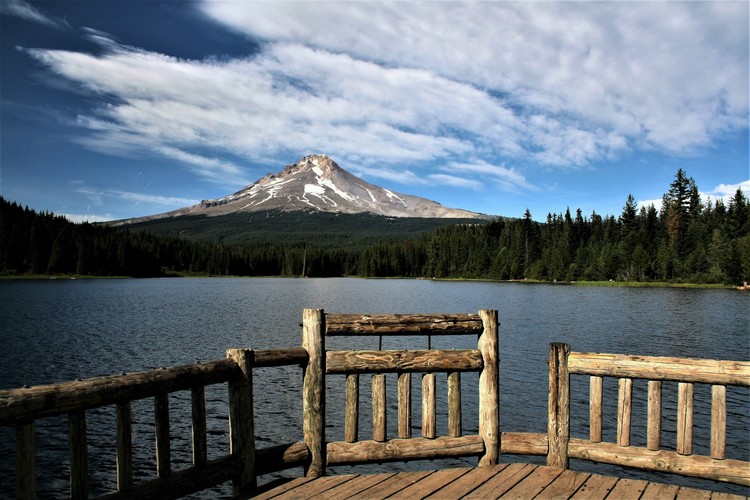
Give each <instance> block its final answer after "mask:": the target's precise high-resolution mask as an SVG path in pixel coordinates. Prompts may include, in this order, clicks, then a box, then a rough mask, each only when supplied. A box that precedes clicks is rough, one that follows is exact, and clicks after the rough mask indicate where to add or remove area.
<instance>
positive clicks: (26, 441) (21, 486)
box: [16, 422, 36, 500]
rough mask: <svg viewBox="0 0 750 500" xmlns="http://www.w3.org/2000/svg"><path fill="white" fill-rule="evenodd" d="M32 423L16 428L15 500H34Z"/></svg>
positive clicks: (34, 453) (34, 477)
mask: <svg viewBox="0 0 750 500" xmlns="http://www.w3.org/2000/svg"><path fill="white" fill-rule="evenodd" d="M35 457H36V452H35V450H34V422H28V423H25V424H19V425H18V426H16V498H17V499H19V500H21V499H23V500H27V499H28V500H33V499H35V498H36V470H35V466H34V462H35Z"/></svg>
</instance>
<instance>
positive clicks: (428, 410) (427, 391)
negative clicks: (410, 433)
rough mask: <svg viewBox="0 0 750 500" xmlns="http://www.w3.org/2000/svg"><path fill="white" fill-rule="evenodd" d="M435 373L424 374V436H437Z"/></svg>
mask: <svg viewBox="0 0 750 500" xmlns="http://www.w3.org/2000/svg"><path fill="white" fill-rule="evenodd" d="M436 406H437V405H436V402H435V374H434V373H425V374H424V375H422V437H423V438H428V439H433V438H434V437H435V419H436V417H435V410H436Z"/></svg>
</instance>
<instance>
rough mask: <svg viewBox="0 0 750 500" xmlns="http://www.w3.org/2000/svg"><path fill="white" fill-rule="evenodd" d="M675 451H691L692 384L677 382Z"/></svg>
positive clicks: (686, 452) (688, 453)
mask: <svg viewBox="0 0 750 500" xmlns="http://www.w3.org/2000/svg"><path fill="white" fill-rule="evenodd" d="M677 453H679V454H680V455H692V453H693V384H691V383H688V382H680V383H679V384H677Z"/></svg>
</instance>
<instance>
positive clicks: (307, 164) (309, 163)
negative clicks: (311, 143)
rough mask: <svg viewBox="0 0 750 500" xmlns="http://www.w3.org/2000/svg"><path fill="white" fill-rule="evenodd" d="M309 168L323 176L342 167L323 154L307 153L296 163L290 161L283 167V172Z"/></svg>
mask: <svg viewBox="0 0 750 500" xmlns="http://www.w3.org/2000/svg"><path fill="white" fill-rule="evenodd" d="M310 170H312V171H313V172H315V173H316V174H318V175H321V176H323V175H330V174H331V173H332V172H334V171H336V170H342V169H341V167H339V166H338V164H337V163H336V162H335V161H333V160H332V159H331V158H330V157H329V156H326V155H324V154H312V155H307V156H305V157H304V158H302V159H301V160H300V161H298V162H297V163H292V164H291V165H287V166H286V167H284V172H294V171H310Z"/></svg>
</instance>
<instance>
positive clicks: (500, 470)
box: [251, 463, 746, 500]
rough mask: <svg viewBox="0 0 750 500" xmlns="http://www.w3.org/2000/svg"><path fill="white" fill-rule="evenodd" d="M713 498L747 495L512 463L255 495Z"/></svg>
mask: <svg viewBox="0 0 750 500" xmlns="http://www.w3.org/2000/svg"><path fill="white" fill-rule="evenodd" d="M500 497H502V498H522V499H527V498H538V499H545V498H550V499H551V498H555V499H558V498H559V499H564V498H574V499H587V500H588V499H591V500H594V499H604V498H610V499H630V498H633V499H636V498H644V499H650V498H654V499H686V500H694V499H706V500H707V499H714V500H730V499H732V500H734V499H736V500H739V499H743V498H746V497H742V496H738V495H731V494H727V493H717V492H711V491H706V490H699V489H695V488H686V487H680V486H675V485H671V484H661V483H650V482H648V481H641V480H637V479H621V478H616V477H609V476H602V475H599V474H589V473H586V472H575V471H572V470H562V469H557V468H552V467H545V466H539V465H532V464H524V463H514V464H500V465H496V466H489V467H477V468H474V467H467V468H461V469H443V470H438V471H420V472H398V473H395V472H390V473H383V474H345V475H337V476H325V477H320V478H316V479H310V478H306V477H300V478H296V479H292V480H289V481H288V482H285V483H283V484H280V485H279V484H278V483H276V484H272V485H268V486H266V487H265V489H264V488H261V490H260V492H259V493H258V494H257V495H255V496H253V497H251V498H255V499H271V498H274V499H279V500H281V499H301V498H326V499H327V500H328V499H331V500H334V499H345V498H363V499H365V498H366V499H378V498H404V499H409V500H415V499H418V498H419V499H421V498H433V499H453V498H476V499H486V498H500Z"/></svg>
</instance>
